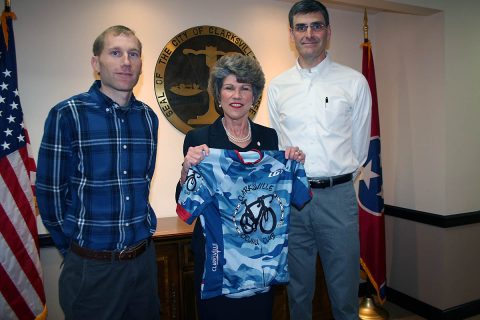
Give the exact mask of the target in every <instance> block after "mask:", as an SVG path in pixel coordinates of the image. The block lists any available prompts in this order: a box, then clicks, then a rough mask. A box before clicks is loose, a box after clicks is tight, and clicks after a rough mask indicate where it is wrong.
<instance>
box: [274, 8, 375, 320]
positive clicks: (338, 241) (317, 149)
mask: <svg viewBox="0 0 480 320" xmlns="http://www.w3.org/2000/svg"><path fill="white" fill-rule="evenodd" d="M289 23H290V38H291V40H292V41H294V43H295V46H296V49H297V52H298V55H299V56H298V59H297V63H296V65H295V66H293V67H292V68H291V69H289V70H287V71H285V72H284V73H282V74H280V75H279V76H277V77H276V78H275V79H273V80H272V81H271V83H270V87H269V90H268V106H269V113H270V120H271V123H272V126H273V128H274V129H275V130H276V131H277V133H278V136H279V145H280V147H281V148H285V147H286V146H291V145H294V146H299V147H300V148H301V149H302V150H304V152H305V154H306V155H307V157H306V159H305V171H306V173H307V176H308V178H309V180H310V185H311V187H312V191H313V200H312V201H311V202H310V203H309V204H307V205H306V206H305V208H303V209H302V210H301V211H297V210H296V209H295V208H292V214H291V216H290V231H289V254H288V261H289V270H290V283H289V285H288V296H289V307H290V318H291V319H296V320H303V319H311V318H312V299H313V295H314V291H315V271H316V269H315V262H316V256H317V253H318V254H319V255H320V258H321V261H322V265H323V270H324V274H325V279H326V283H327V288H328V293H329V296H330V301H331V305H332V312H333V316H334V317H335V319H337V320H339V319H358V285H359V280H360V279H359V261H360V246H359V236H358V207H357V199H356V194H355V190H354V186H353V180H354V178H355V177H356V175H357V174H358V172H359V168H360V167H361V166H362V165H363V164H364V162H365V160H366V159H367V154H368V145H369V137H370V118H371V94H370V90H369V87H368V83H367V81H366V79H365V78H364V77H363V75H362V74H361V73H359V72H357V71H355V70H353V69H351V68H349V67H346V66H343V65H340V64H338V63H335V62H333V61H332V60H331V57H330V55H329V54H328V53H327V51H326V48H327V44H328V41H329V40H330V35H331V29H330V21H329V15H328V11H327V9H326V8H325V6H324V5H322V4H321V3H320V2H318V1H313V0H303V1H299V2H297V3H295V4H294V5H293V6H292V8H291V10H290V12H289Z"/></svg>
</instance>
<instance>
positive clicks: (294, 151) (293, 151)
mask: <svg viewBox="0 0 480 320" xmlns="http://www.w3.org/2000/svg"><path fill="white" fill-rule="evenodd" d="M285 159H289V160H295V161H297V162H300V163H305V153H303V151H302V150H300V148H298V147H287V148H286V149H285Z"/></svg>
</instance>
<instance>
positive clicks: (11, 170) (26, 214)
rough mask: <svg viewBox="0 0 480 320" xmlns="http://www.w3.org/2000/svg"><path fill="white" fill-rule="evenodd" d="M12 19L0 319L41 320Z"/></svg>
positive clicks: (0, 170)
mask: <svg viewBox="0 0 480 320" xmlns="http://www.w3.org/2000/svg"><path fill="white" fill-rule="evenodd" d="M12 19H15V13H13V12H11V11H10V8H9V7H6V9H5V11H4V12H3V13H2V16H1V20H0V21H1V30H0V319H8V320H9V319H22V320H23V319H26V320H27V319H46V313H47V311H46V306H45V293H44V288H43V281H42V269H41V265H40V257H39V244H38V233H37V224H36V217H35V198H34V180H35V172H36V166H35V160H34V159H33V157H32V155H31V153H30V152H29V146H30V143H29V140H28V133H27V130H26V129H25V127H24V122H23V112H22V108H21V106H20V96H19V93H18V86H17V63H16V56H15V43H14V38H13V29H12Z"/></svg>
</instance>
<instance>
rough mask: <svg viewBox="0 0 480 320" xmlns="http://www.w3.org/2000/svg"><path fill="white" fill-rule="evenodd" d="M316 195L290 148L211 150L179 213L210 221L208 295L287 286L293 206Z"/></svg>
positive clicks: (192, 175) (194, 172)
mask: <svg viewBox="0 0 480 320" xmlns="http://www.w3.org/2000/svg"><path fill="white" fill-rule="evenodd" d="M311 196H312V194H311V192H310V187H309V184H308V180H307V177H306V175H305V171H304V168H303V165H302V164H301V163H298V162H297V161H292V160H286V159H285V153H284V152H283V151H258V150H253V151H248V152H238V151H235V150H221V149H210V154H209V155H208V156H207V157H205V159H204V160H203V161H202V162H200V163H199V164H198V165H196V166H194V167H192V168H191V169H190V170H189V173H188V175H187V178H186V181H185V183H184V185H183V187H182V192H181V194H180V197H179V199H178V204H177V210H176V211H177V214H178V215H179V217H180V218H182V219H183V220H184V221H186V222H187V223H192V222H193V221H194V220H195V218H196V217H200V221H201V223H202V226H203V230H204V236H205V266H204V273H203V280H202V287H201V297H202V299H208V298H211V297H215V296H219V295H227V296H230V297H244V296H249V295H253V294H255V293H258V292H264V291H266V290H268V289H269V286H270V285H273V284H283V283H287V282H288V280H289V275H288V265H287V239H288V221H289V214H290V205H291V204H293V205H295V206H296V207H298V208H300V207H302V206H303V205H304V204H305V203H306V202H308V201H309V200H310V199H311Z"/></svg>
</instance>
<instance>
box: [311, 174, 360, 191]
mask: <svg viewBox="0 0 480 320" xmlns="http://www.w3.org/2000/svg"><path fill="white" fill-rule="evenodd" d="M352 177H353V174H351V173H347V174H342V175H340V176H335V177H330V178H325V179H315V178H309V179H308V182H310V187H312V188H313V189H325V188H329V187H333V186H336V185H337V184H342V183H345V182H348V181H351V180H352Z"/></svg>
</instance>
